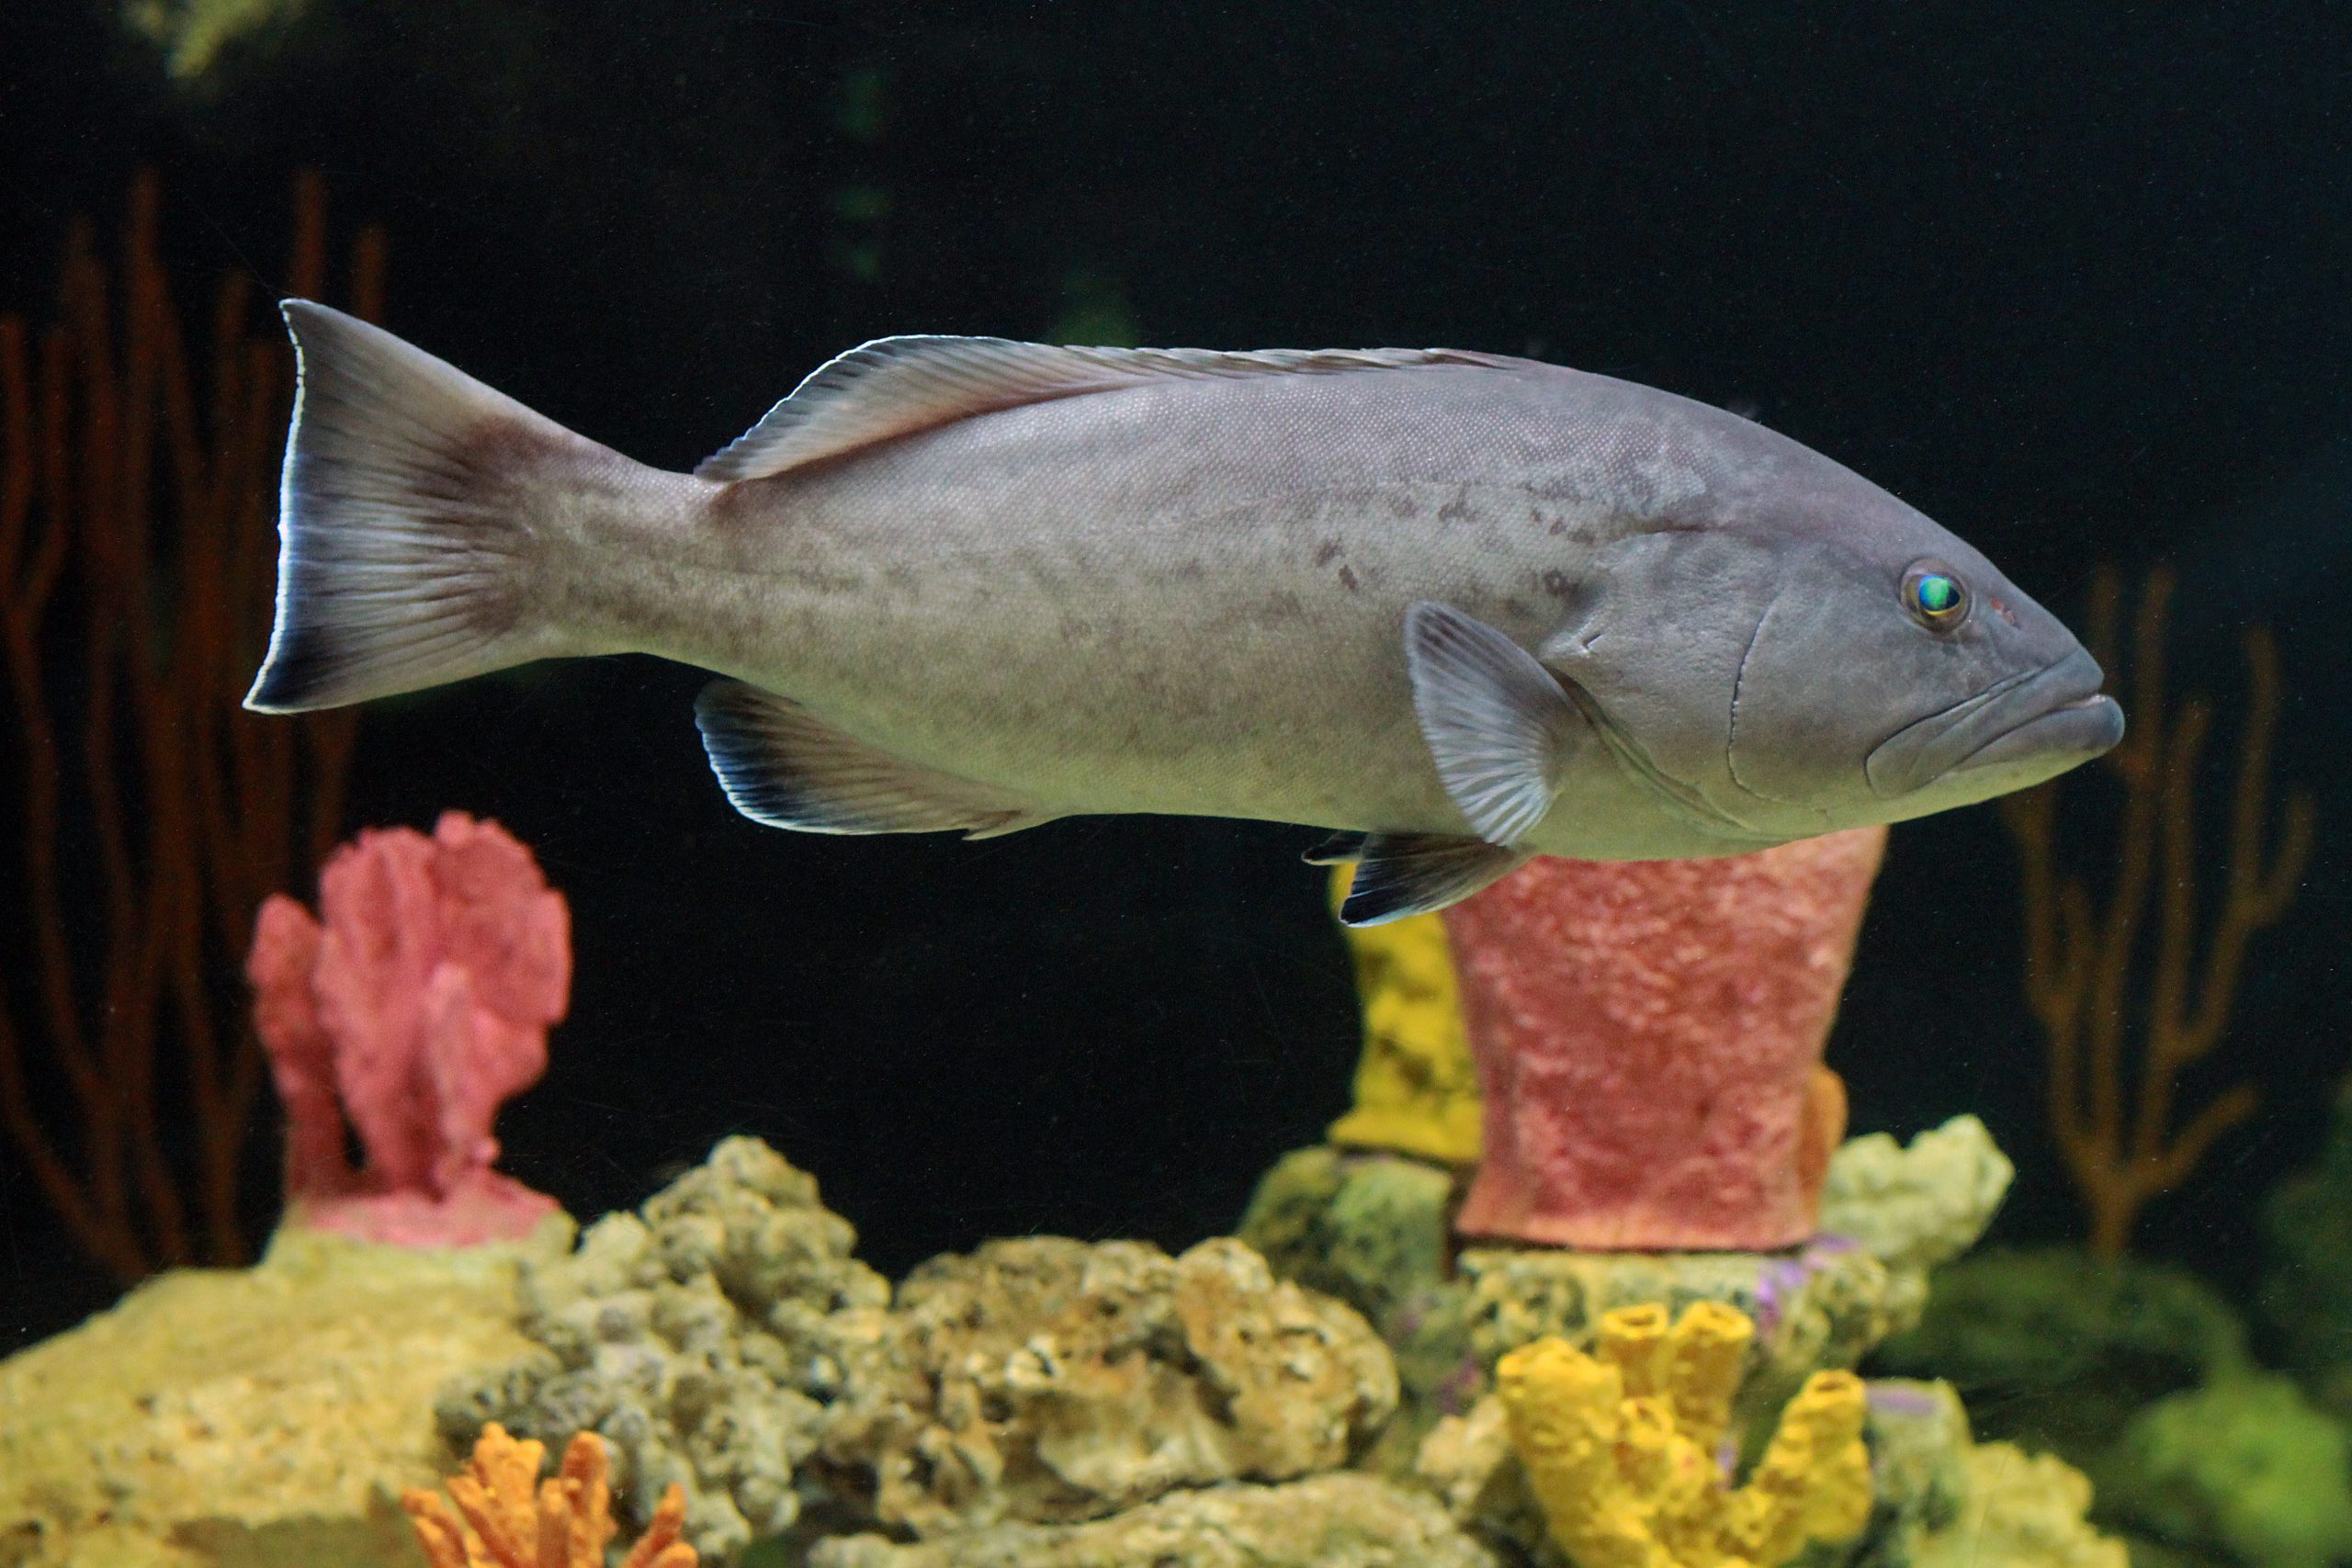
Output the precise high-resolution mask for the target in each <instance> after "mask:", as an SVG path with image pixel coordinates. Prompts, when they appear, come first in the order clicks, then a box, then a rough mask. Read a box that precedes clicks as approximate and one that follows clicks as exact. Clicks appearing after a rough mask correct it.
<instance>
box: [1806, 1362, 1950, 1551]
mask: <svg viewBox="0 0 2352 1568" xmlns="http://www.w3.org/2000/svg"><path fill="white" fill-rule="evenodd" d="M1870 1396H1871V1403H1870V1418H1869V1420H1868V1421H1866V1422H1865V1423H1864V1425H1863V1428H1862V1435H1863V1440H1864V1441H1865V1442H1867V1443H1868V1444H1869V1445H1870V1450H1871V1474H1872V1476H1873V1477H1875V1479H1876V1482H1877V1485H1876V1492H1877V1504H1876V1507H1875V1509H1874V1510H1873V1513H1872V1517H1871V1525H1870V1529H1868V1530H1867V1531H1866V1532H1864V1535H1863V1538H1862V1546H1861V1550H1860V1551H1859V1552H1850V1553H1848V1555H1849V1556H1858V1557H1860V1558H1861V1559H1862V1560H1863V1561H1865V1562H1875V1561H1877V1560H1879V1559H1881V1558H1884V1557H1887V1556H1890V1555H1899V1554H1900V1553H1901V1551H1907V1550H1910V1549H1911V1548H1912V1547H1914V1546H1916V1543H1917V1541H1918V1540H1921V1539H1924V1538H1925V1537H1927V1536H1930V1535H1933V1534H1935V1533H1936V1532H1937V1531H1939V1530H1946V1529H1951V1527H1952V1526H1953V1525H1955V1524H1957V1523H1959V1522H1960V1518H1961V1511H1962V1508H1963V1507H1964V1506H1966V1504H1967V1501H1968V1474H1969V1472H1968V1456H1969V1453H1970V1451H1971V1450H1972V1449H1973V1447H1974V1444H1973V1442H1972V1441H1971V1440H1970V1438H1969V1435H1968V1412H1967V1411H1966V1410H1965V1409H1963V1408H1962V1405H1961V1403H1960V1395H1958V1394H1957V1393H1953V1392H1952V1387H1951V1384H1950V1383H1943V1382H1911V1381H1909V1380H1907V1379H1902V1378H1878V1379H1873V1380H1872V1381H1871V1385H1870ZM1885 1543H1895V1544H1896V1545H1897V1546H1898V1548H1899V1550H1898V1551H1896V1552H1894V1553H1890V1552H1889V1551H1887V1550H1886V1549H1885ZM1806 1561H1808V1562H1812V1561H1815V1558H1814V1557H1813V1556H1812V1555H1811V1554H1808V1557H1807V1559H1806Z"/></svg>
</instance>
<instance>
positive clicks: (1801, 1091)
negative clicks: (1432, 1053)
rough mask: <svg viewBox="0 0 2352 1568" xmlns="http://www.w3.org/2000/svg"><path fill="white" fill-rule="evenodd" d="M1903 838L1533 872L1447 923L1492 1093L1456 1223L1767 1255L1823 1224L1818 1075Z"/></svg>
mask: <svg viewBox="0 0 2352 1568" xmlns="http://www.w3.org/2000/svg"><path fill="white" fill-rule="evenodd" d="M1885 841H1886V830H1885V829H1883V828H1866V829H1852V830H1849V831H1847V832H1842V833H1832V834H1829V835H1827V836H1826V837H1823V838H1818V839H1809V840H1804V841H1802V842H1799V843H1793V844H1783V845H1781V846H1780V847H1778V848H1776V849H1770V850H1766V851H1763V852H1760V853H1756V854H1747V855H1738V856H1735V857H1732V858H1730V859H1724V860H1688V861H1657V862H1638V863H1618V864H1595V863H1588V862H1581V861H1566V860H1548V859H1546V860H1535V861H1531V862H1529V863H1527V864H1526V865H1525V866H1523V867H1521V869H1520V870H1519V871H1517V872H1515V873H1513V874H1511V875H1510V876H1509V877H1506V878H1504V879H1503V880H1502V881H1501V882H1499V883H1498V884H1496V885H1495V886H1493V887H1491V888H1488V889H1487V891H1486V892H1484V893H1482V894H1480V895H1478V896H1477V897H1475V898H1472V899H1470V900H1468V901H1467V902H1464V903H1462V904H1458V905H1456V906H1454V907H1453V908H1451V909H1449V910H1447V911H1446V912H1445V921H1446V926H1447V930H1448V931H1449V932H1450V933H1451V935H1452V937H1453V951H1454V961H1455V964H1456V966H1457V969H1458V971H1459V976H1460V983H1461V988H1462V1000H1463V1010H1464V1021H1465V1022H1466V1024H1467V1026H1468V1030H1469V1035H1470V1046H1471V1052H1472V1055H1473V1056H1474V1057H1475V1058H1476V1063H1477V1066H1478V1077H1479V1083H1480V1088H1481V1090H1482V1092H1483V1096H1484V1100H1485V1156H1484V1159H1483V1162H1482V1163H1481V1164H1480V1166H1479V1168H1478V1173H1477V1176H1476V1179H1475V1180H1474V1181H1473V1183H1472V1185H1471V1188H1470V1191H1469V1194H1468V1196H1467V1197H1466V1198H1465V1199H1464V1203H1463V1207H1462V1212H1461V1214H1460V1215H1459V1217H1458V1218H1457V1220H1456V1225H1457V1228H1459V1229H1460V1230H1461V1231H1462V1232H1463V1233H1464V1234H1465V1235H1487V1236H1500V1237H1508V1238H1510V1239H1514V1240H1520V1241H1530V1242H1539V1243H1544V1244H1547V1245H1551V1246H1562V1247H1660V1248H1690V1249H1700V1248H1736V1249H1742V1250H1763V1249H1766V1248H1770V1247H1786V1246H1790V1245H1792V1244H1794V1243H1797V1242H1800V1241H1803V1240H1804V1239H1806V1238H1807V1237H1809V1236H1811V1235H1813V1233H1814V1229H1815V1220H1816V1218H1817V1214H1818V1209H1819V1201H1820V1196H1821V1184H1822V1180H1823V1179H1824V1177H1825V1175H1826V1171H1827V1167H1828V1159H1829V1154H1830V1151H1831V1150H1832V1149H1834V1148H1835V1147H1836V1146H1837V1143H1838V1139H1839V1138H1840V1137H1841V1136H1842V1135H1843V1134H1844V1130H1845V1119H1846V1118H1845V1094H1844V1089H1843V1086H1842V1085H1840V1084H1839V1082H1838V1078H1837V1076H1836V1075H1835V1074H1833V1073H1830V1072H1829V1071H1827V1070H1826V1068H1824V1067H1823V1066H1822V1065H1821V1052H1822V1046H1823V1044H1824V1043H1826V1040H1827V1038H1828V1034H1829V1026H1830V1023H1831V1021H1832V1020H1833V1019H1834V1018H1835V1016H1836V1013H1837V1010H1838V993H1839V991H1840V990H1842V989H1843V987H1844V986H1845V980H1846V973H1847V970H1848V968H1849V966H1850V965H1851V964H1852V962H1853V953H1854V940H1855V937H1856V935H1857V933H1858V932H1859V931H1860V927H1861V918H1862V907H1863V905H1864V903H1865V902H1866V901H1867V900H1868V898H1869V897H1870V887H1871V879H1872V878H1873V877H1874V876H1876V874H1877V873H1878V864H1879V857H1880V855H1881V853H1882V852H1883V849H1884V846H1885Z"/></svg>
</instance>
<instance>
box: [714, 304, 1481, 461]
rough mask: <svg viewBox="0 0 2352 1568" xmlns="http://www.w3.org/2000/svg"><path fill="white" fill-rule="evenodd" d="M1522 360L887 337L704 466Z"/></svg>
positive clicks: (823, 376) (805, 385) (827, 372)
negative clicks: (1147, 387) (1221, 393)
mask: <svg viewBox="0 0 2352 1568" xmlns="http://www.w3.org/2000/svg"><path fill="white" fill-rule="evenodd" d="M1518 363H1521V361H1516V360H1509V359H1503V358H1500V357H1498V356H1497V355H1490V354H1472V353H1469V352H1467V351H1465V350H1460V349H1451V348H1318V349H1297V348H1268V349H1259V350H1256V351H1254V352H1250V353H1236V354H1227V353H1222V352H1219V351H1217V350H1215V349H1205V348H1056V347H1054V346H1053V345H1051V344H1042V343H1014V342H1012V340H1011V339H1008V338H1001V337H886V338H876V339H875V340H874V341H873V342H872V343H869V344H865V345H863V346H862V347H858V348H853V349H851V350H850V351H849V352H848V353H847V354H844V355H841V356H840V357H838V358H836V359H833V360H831V361H829V362H827V363H826V364H824V365H822V366H820V367H818V369H817V371H816V373H815V374H814V375H811V376H810V377H809V378H808V379H807V380H805V381H803V382H801V383H800V385H799V386H797V387H796V388H794V389H793V391H792V395H791V396H790V397H788V398H786V399H785V400H784V401H782V402H780V403H778V404H776V405H775V407H774V408H772V409H770V410H769V411H768V412H767V415H766V417H765V418H763V419H762V420H761V421H760V423H757V424H755V425H753V426H752V428H751V429H750V430H748V431H746V432H744V433H743V434H742V435H741V436H740V437H739V438H738V439H737V440H736V441H735V442H734V443H733V444H732V445H730V446H727V447H725V448H724V449H722V450H721V451H720V452H718V454H717V455H716V456H714V457H709V458H707V459H706V460H705V461H704V462H703V464H702V466H701V467H700V468H696V469H695V477H696V478H698V479H716V480H718V481H719V482H721V483H731V482H732V481H734V480H737V479H765V478H767V477H768V476H769V475H771V474H780V473H783V472H784V471H785V470H786V469H787V468H798V467H799V466H800V465H801V464H803V463H809V462H814V461H816V460H817V459H818V458H820V457H839V456H841V454H842V453H844V452H854V451H855V450H856V449H857V448H859V447H861V446H873V445H874V444H875V443H876V442H881V441H888V440H891V439H892V438H894V437H896V436H900V435H911V434H915V433H916V432H917V431H921V430H930V429H933V427H935V426H938V425H942V424H950V423H954V422H955V421H956V420H959V419H968V418H970V417H971V416H973V415H974V414H982V413H991V412H995V411H997V410H999V409H1009V408H1017V407H1019V406H1020V405H1022V404H1023V403H1042V402H1049V401H1051V400H1054V399H1057V398H1074V397H1079V396H1082V395H1083V394H1085V393H1088V392H1104V391H1110V390H1113V389H1116V388H1120V387H1134V386H1140V385H1142V384H1143V383H1145V382H1148V381H1156V380H1187V381H1193V380H1208V379H1213V378H1229V377H1240V376H1298V375H1310V376H1311V375H1331V374H1336V373H1340V372H1344V371H1351V370H1399V369H1405V368H1408V367H1413V366H1417V365H1483V366H1488V367H1498V366H1504V365H1511V364H1518Z"/></svg>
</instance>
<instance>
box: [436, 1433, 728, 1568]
mask: <svg viewBox="0 0 2352 1568" xmlns="http://www.w3.org/2000/svg"><path fill="white" fill-rule="evenodd" d="M546 1457H547V1447H546V1445H545V1444H542V1443H538V1442H534V1441H530V1440H527V1439H526V1440H523V1441H517V1440H516V1439H515V1438H511V1437H509V1436H507V1434H506V1428H505V1427H501V1426H500V1425H498V1423H496V1422H495V1421H493V1422H492V1423H491V1424H490V1425H489V1426H487V1427H483V1428H482V1434H481V1438H479V1439H477V1440H476V1442H475V1443H474V1454H473V1458H472V1459H471V1460H469V1461H467V1464H466V1469H465V1472H464V1473H463V1474H461V1475H453V1476H451V1477H450V1478H449V1496H448V1497H447V1498H444V1497H443V1496H442V1495H441V1494H439V1493H438V1492H428V1491H426V1490H424V1488H423V1487H417V1486H412V1487H410V1488H409V1489H408V1490H407V1491H405V1492H403V1493H401V1507H402V1508H404V1509H406V1510H407V1511H408V1516H409V1521H410V1523H411V1524H413V1526H415V1528H416V1539H417V1540H418V1542H419V1543H420V1544H422V1545H423V1546H424V1557H425V1561H426V1562H429V1563H431V1564H432V1568H604V1563H605V1543H606V1542H607V1541H609V1540H612V1539H613V1534H614V1530H615V1528H616V1527H615V1526H614V1524H613V1512H612V1502H613V1489H612V1483H611V1480H610V1467H611V1461H610V1458H609V1456H607V1455H606V1453H605V1440H604V1439H603V1438H599V1437H597V1436H596V1435H595V1434H594V1433H593V1432H582V1433H579V1434H578V1435H576V1436H575V1437H573V1438H572V1439H571V1443H570V1444H569V1445H568V1446H566V1448H565V1449H564V1450H563V1463H562V1465H561V1467H560V1468H559V1469H558V1470H557V1472H556V1473H555V1474H553V1475H551V1476H549V1477H548V1478H547V1479H546V1480H545V1481H542V1480H540V1479H539V1462H540V1461H541V1460H543V1459H545V1458H546ZM452 1501H454V1502H455V1503H456V1505H457V1506H455V1507H454V1508H452V1507H451V1506H450V1504H451V1502H452ZM685 1517H686V1495H685V1493H684V1490H683V1489H682V1488H680V1487H678V1486H677V1485H675V1484H673V1485H672V1486H671V1488H670V1489H669V1490H668V1491H667V1492H665V1493H663V1494H662V1505H661V1506H660V1507H659V1508H657V1509H655V1510H654V1514H653V1522H652V1523H651V1524H650V1526H648V1527H647V1528H646V1531H645V1534H644V1536H643V1537H642V1538H640V1539H639V1541H638V1543H637V1544H636V1545H635V1546H633V1547H631V1548H630V1549H629V1553H628V1558H627V1559H626V1560H625V1562H623V1564H622V1568H695V1562H696V1558H695V1549H694V1548H693V1547H691V1546H688V1545H687V1544H686V1543H685V1542H684V1541H682V1540H679V1539H678V1532H679V1529H681V1528H682V1527H683V1526H684V1523H685Z"/></svg>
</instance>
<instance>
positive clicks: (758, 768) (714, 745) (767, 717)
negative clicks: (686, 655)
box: [695, 681, 1055, 839]
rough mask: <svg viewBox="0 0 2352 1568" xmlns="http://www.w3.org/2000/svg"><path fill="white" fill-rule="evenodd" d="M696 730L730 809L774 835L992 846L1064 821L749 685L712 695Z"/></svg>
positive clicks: (714, 685)
mask: <svg viewBox="0 0 2352 1568" xmlns="http://www.w3.org/2000/svg"><path fill="white" fill-rule="evenodd" d="M695 724H696V725H697V726H698V727H699V728H701V730H702V740H703V748H704V750H706V751H707V752H708V753H709V755H710V765H711V770H712V772H714V773H717V774H718V783H719V787H720V788H722V789H724V790H725V791H726V792H727V798H728V800H729V801H730V802H731V803H732V804H733V805H734V807H735V809H736V810H738V811H741V813H742V814H743V815H744V816H746V817H749V818H752V820H753V821H754V822H764V823H766V824H767V825H768V826H769V827H771V828H793V829H798V830H800V831H801V832H804V833H957V832H960V833H962V834H963V835H964V836H965V837H967V838H972V839H989V838H994V837H996V836H997V835H998V834H1001V833H1017V832H1019V831H1020V830H1021V829H1023V828H1034V827H1035V826H1036V825H1037V824H1038V823H1040V822H1046V821H1050V820H1052V819H1053V817H1054V815H1055V814H1054V813H1053V812H1050V811H1041V810H1039V809H1037V808H1036V807H1034V806H1032V805H1031V804H1030V803H1029V802H1028V801H1026V800H1023V799H1022V798H1021V797H1020V796H1018V795H1013V794H1012V792H1010V791H1008V790H1002V789H999V788H997V787H996V786H994V785H992V784H979V783H977V782H975V781H973V780H971V779H966V778H958V777H956V775H954V774H952V773H941V772H939V771H938V770H936V769H933V768H926V767H923V766H922V765H920V764H919V763H914V762H909V761H904V760H903V759H900V758H898V757H894V756H892V755H891V754H890V753H889V752H888V751H885V750H882V749H881V748H879V747H876V746H870V745H868V744H867V743H866V742H865V741H863V740H860V739H856V738H855V737H854V736H851V735H845V734H843V733H842V731H840V730H838V729H835V728H832V726H831V725H829V724H826V723H825V722H824V721H823V720H821V719H820V718H818V717H817V716H815V715H813V714H811V713H810V712H809V710H808V709H807V708H804V707H802V706H801V705H799V704H798V703H796V702H794V701H792V700H791V699H790V698H788V697H779V696H777V695H776V694H775V693H773V692H763V691H762V690H760V689H759V688H758V687H756V686H751V685H746V684H745V683H744V682H741V681H713V682H711V683H710V684H709V685H707V686H705V687H704V688H703V689H702V694H701V695H700V696H699V697H697V698H696V699H695Z"/></svg>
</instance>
